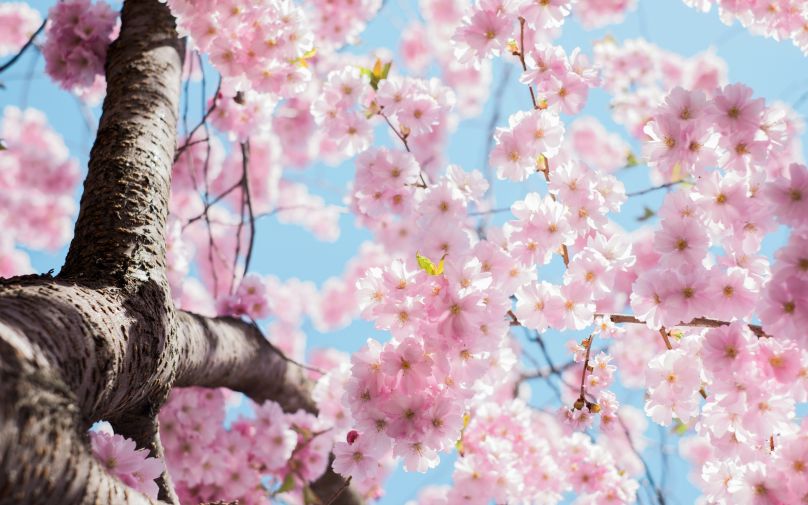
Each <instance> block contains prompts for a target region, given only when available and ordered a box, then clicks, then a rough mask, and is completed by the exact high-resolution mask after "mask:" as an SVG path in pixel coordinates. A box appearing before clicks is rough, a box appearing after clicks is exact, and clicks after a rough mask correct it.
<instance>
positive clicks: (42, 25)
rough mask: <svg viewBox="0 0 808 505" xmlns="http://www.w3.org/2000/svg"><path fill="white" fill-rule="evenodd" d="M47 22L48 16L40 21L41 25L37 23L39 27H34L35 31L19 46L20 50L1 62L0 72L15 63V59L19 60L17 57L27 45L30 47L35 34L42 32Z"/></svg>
mask: <svg viewBox="0 0 808 505" xmlns="http://www.w3.org/2000/svg"><path fill="white" fill-rule="evenodd" d="M47 24H48V18H45V20H44V21H42V24H41V25H39V28H37V29H36V31H35V32H34V34H33V35H31V38H30V39H28V41H27V42H26V43H25V44H24V45H23V46H22V47H21V48H20V50H19V51H18V52H17V54H15V55H14V56H12V57H11V59H10V60H8V61H7V62H5V63H3V64H2V65H0V72H3V71H5V70H6V69H7V68H9V67H10V66H11V65H13V64H14V63H16V62H17V60H19V59H20V56H22V55H23V53H25V51H26V50H27V49H28V48H29V47H31V45H33V43H34V39H36V37H37V35H39V34H40V33H42V30H44V29H45V25H47Z"/></svg>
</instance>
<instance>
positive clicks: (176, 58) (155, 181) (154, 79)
mask: <svg viewBox="0 0 808 505" xmlns="http://www.w3.org/2000/svg"><path fill="white" fill-rule="evenodd" d="M184 53H185V50H184V43H183V42H181V41H180V39H179V38H178V36H177V32H176V28H175V22H174V18H173V16H172V15H171V12H170V11H169V10H168V6H166V4H165V3H161V2H159V1H158V0H127V1H126V2H124V6H123V11H122V14H121V33H120V36H119V37H118V39H117V40H116V41H115V42H113V43H112V44H111V45H110V48H109V52H108V54H107V63H106V78H107V95H106V98H105V99H104V112H103V114H102V116H101V123H100V126H99V128H98V135H97V137H96V142H95V145H94V146H93V149H92V152H91V153H90V163H89V168H88V173H87V178H86V180H85V181H84V193H83V194H82V197H81V208H80V211H79V217H78V221H77V222H76V227H75V233H74V238H73V241H72V243H71V244H70V250H69V252H68V254H67V259H66V261H65V265H64V267H63V268H62V272H61V274H60V276H62V277H66V278H72V279H76V280H89V279H92V280H93V281H101V282H106V283H111V284H113V285H118V286H120V285H123V284H124V283H129V282H132V281H134V283H137V282H140V281H143V280H146V279H154V280H157V282H158V283H160V284H162V285H164V286H166V289H167V283H166V282H165V243H166V240H165V227H166V217H167V215H168V197H169V187H170V181H171V168H172V164H173V161H174V152H175V149H176V137H177V135H176V131H177V117H178V114H179V112H178V109H179V96H180V88H181V86H180V83H181V70H182V58H183V55H184Z"/></svg>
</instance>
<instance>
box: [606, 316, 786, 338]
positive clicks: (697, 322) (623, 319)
mask: <svg viewBox="0 0 808 505" xmlns="http://www.w3.org/2000/svg"><path fill="white" fill-rule="evenodd" d="M595 317H607V318H609V319H611V321H612V322H613V323H629V324H646V323H645V321H643V320H642V319H637V318H636V317H635V316H632V315H629V314H595ZM729 324H730V322H729V321H720V320H718V319H709V318H706V317H697V318H694V319H691V320H690V321H688V322H684V321H682V322H679V323H676V324H674V325H672V326H693V327H697V328H718V327H720V326H727V325H729ZM747 326H748V327H749V329H750V330H752V333H754V334H755V335H757V337H758V338H766V337H769V336H770V335H768V334H767V333H766V332H765V331H763V328H762V327H761V326H760V325H757V324H747Z"/></svg>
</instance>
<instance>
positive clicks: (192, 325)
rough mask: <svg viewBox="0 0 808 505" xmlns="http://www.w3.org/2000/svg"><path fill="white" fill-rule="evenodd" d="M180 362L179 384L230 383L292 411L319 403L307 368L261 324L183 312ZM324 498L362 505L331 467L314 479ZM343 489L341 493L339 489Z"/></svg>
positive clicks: (338, 504)
mask: <svg viewBox="0 0 808 505" xmlns="http://www.w3.org/2000/svg"><path fill="white" fill-rule="evenodd" d="M179 319H180V349H181V358H180V365H179V366H180V368H179V370H178V373H177V382H176V384H175V385H176V386H205V387H226V388H230V389H232V390H234V391H240V392H242V393H244V394H246V395H247V396H249V397H250V398H252V399H253V400H254V401H257V402H262V401H265V400H272V401H275V402H277V403H279V404H280V405H281V407H283V410H284V411H286V412H294V411H296V410H298V409H303V410H305V411H307V412H311V413H313V414H316V413H317V407H316V405H315V404H314V402H313V401H312V400H311V397H310V396H309V389H310V384H309V382H308V381H307V380H306V378H305V376H304V370H303V369H302V368H301V367H300V366H299V365H297V364H295V363H293V362H291V361H289V360H288V359H287V358H286V357H285V356H283V354H281V352H280V351H279V350H277V349H276V348H275V347H274V346H272V345H271V344H270V343H269V342H268V341H267V340H266V339H265V338H264V336H263V335H262V334H261V332H260V331H258V329H257V328H256V327H255V326H254V325H252V324H248V323H246V322H244V321H241V320H239V319H234V318H229V317H228V318H216V319H210V318H205V317H202V316H199V315H196V314H191V313H189V312H180V313H179ZM312 490H313V491H314V492H315V494H317V496H318V497H319V498H320V500H321V501H322V502H323V503H326V502H327V501H328V500H330V499H332V498H334V501H333V505H361V503H362V499H361V498H360V497H359V496H358V495H357V494H356V493H355V492H354V491H353V490H352V489H351V488H350V487H346V486H345V480H344V479H343V478H342V477H340V476H339V475H337V474H336V473H334V471H333V470H331V464H330V463H329V465H328V470H327V471H326V473H325V474H323V475H322V476H321V477H320V478H319V479H317V481H315V482H314V483H312ZM338 492H339V494H338V495H337V493H338Z"/></svg>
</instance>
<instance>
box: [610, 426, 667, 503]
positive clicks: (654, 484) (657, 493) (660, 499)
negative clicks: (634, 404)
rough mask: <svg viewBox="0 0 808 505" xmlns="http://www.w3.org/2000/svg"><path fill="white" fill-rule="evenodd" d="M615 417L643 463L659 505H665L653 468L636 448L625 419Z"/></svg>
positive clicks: (629, 444) (633, 450)
mask: <svg viewBox="0 0 808 505" xmlns="http://www.w3.org/2000/svg"><path fill="white" fill-rule="evenodd" d="M615 417H617V421H618V422H619V423H620V426H621V427H622V428H623V432H624V433H625V435H626V441H627V442H628V446H629V447H630V448H631V451H632V452H633V453H634V455H635V456H637V458H639V460H640V462H641V463H642V466H643V469H644V471H645V478H646V479H647V480H648V484H649V485H650V486H651V488H652V489H653V490H654V494H655V495H656V499H657V501H658V502H659V505H665V496H664V494H663V493H662V489H660V488H659V486H657V485H656V481H655V480H654V476H653V474H652V473H651V468H649V467H648V463H646V462H645V459H644V458H643V457H642V454H640V451H638V450H637V448H636V447H634V442H633V441H632V440H631V433H629V431H628V427H627V426H626V423H624V422H623V419H622V418H621V417H620V414H619V413H618V414H616V415H615Z"/></svg>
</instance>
